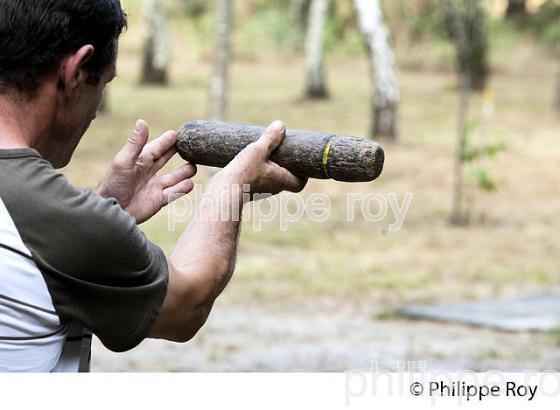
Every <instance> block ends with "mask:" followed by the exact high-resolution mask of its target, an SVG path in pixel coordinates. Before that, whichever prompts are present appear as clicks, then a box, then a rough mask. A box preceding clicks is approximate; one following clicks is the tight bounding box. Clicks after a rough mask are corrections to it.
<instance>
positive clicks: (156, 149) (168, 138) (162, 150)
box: [142, 130, 177, 162]
mask: <svg viewBox="0 0 560 410" xmlns="http://www.w3.org/2000/svg"><path fill="white" fill-rule="evenodd" d="M176 142H177V132H175V131H172V130H170V131H166V132H164V133H163V134H162V135H160V136H159V137H157V138H156V139H155V140H153V141H150V142H149V143H148V144H147V145H146V146H145V147H144V149H143V150H142V155H149V156H151V157H152V159H153V160H154V161H157V160H158V159H159V158H161V157H162V156H163V155H165V154H167V153H168V152H169V151H170V150H171V149H174V148H175V143H176ZM166 162H167V161H166Z"/></svg>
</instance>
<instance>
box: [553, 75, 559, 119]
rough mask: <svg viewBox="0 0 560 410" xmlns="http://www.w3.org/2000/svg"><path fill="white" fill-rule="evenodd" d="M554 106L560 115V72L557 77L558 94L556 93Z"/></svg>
mask: <svg viewBox="0 0 560 410" xmlns="http://www.w3.org/2000/svg"><path fill="white" fill-rule="evenodd" d="M554 106H555V107H556V111H557V112H559V113H560V70H558V74H557V75H556V92H555V93H554Z"/></svg>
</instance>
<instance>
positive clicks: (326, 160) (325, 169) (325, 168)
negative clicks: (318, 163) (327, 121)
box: [323, 138, 332, 178]
mask: <svg viewBox="0 0 560 410" xmlns="http://www.w3.org/2000/svg"><path fill="white" fill-rule="evenodd" d="M331 145H332V138H331V139H330V140H329V141H328V142H327V146H326V147H325V150H324V151H323V172H324V173H325V176H326V177H327V178H330V176H329V151H330V150H331Z"/></svg>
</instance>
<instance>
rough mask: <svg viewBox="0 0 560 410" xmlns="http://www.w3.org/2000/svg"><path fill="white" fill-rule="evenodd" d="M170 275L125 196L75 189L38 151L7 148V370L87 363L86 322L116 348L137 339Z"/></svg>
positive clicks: (2, 352) (2, 284) (0, 268)
mask: <svg viewBox="0 0 560 410" xmlns="http://www.w3.org/2000/svg"><path fill="white" fill-rule="evenodd" d="M167 282H168V268H167V260H166V257H165V255H164V253H163V251H162V250H161V249H160V248H159V247H158V246H156V245H155V244H153V243H152V242H150V241H149V240H148V239H147V238H146V236H145V235H144V234H143V233H142V231H141V230H140V229H139V228H138V227H137V225H136V223H135V221H134V219H133V218H132V217H131V216H130V215H129V214H128V213H126V212H125V211H123V210H122V209H121V207H120V206H119V205H118V203H117V201H116V200H114V199H105V198H102V197H100V196H99V195H98V194H96V193H95V192H93V191H91V190H84V189H79V188H76V187H74V186H73V185H72V184H70V183H69V181H68V180H67V179H66V178H65V177H64V176H63V175H62V174H60V173H58V172H57V171H55V170H54V168H53V167H52V165H51V164H50V163H49V162H48V161H46V160H45V159H43V158H42V157H41V156H40V155H39V153H38V152H37V151H35V150H33V149H12V150H0V371H2V370H3V371H10V370H14V371H25V370H32V371H57V370H77V368H78V362H80V360H81V362H80V363H79V367H80V369H82V370H84V369H87V368H88V364H87V363H84V361H85V360H87V361H88V362H89V347H88V346H89V345H90V344H91V334H89V333H88V332H87V331H85V332H84V331H83V330H82V329H87V330H89V331H91V332H92V333H93V334H95V335H96V336H97V337H99V339H100V340H101V341H102V342H103V344H104V345H105V346H107V347H108V348H109V349H111V350H113V351H125V350H128V349H131V348H133V347H135V346H136V345H138V344H139V343H140V342H141V341H142V340H143V339H144V338H146V337H147V336H148V334H149V332H150V330H151V328H152V327H153V325H154V323H155V320H156V318H157V316H158V313H159V309H160V307H161V304H162V302H163V299H164V297H165V294H166V291H167ZM88 339H89V340H88ZM72 343H74V346H72ZM85 345H87V346H85ZM84 346H85V347H84ZM78 355H79V356H80V358H79V359H78ZM86 356H87V357H86ZM72 363H73V364H72Z"/></svg>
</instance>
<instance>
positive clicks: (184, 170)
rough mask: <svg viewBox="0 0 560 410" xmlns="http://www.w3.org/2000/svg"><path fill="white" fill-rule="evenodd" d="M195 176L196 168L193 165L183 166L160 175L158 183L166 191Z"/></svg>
mask: <svg viewBox="0 0 560 410" xmlns="http://www.w3.org/2000/svg"><path fill="white" fill-rule="evenodd" d="M195 174H196V166H195V165H193V164H185V165H183V166H182V167H181V168H179V169H176V170H175V171H173V172H170V173H169V174H165V175H162V176H161V177H160V181H161V184H162V185H163V187H164V188H165V189H167V188H170V187H173V186H175V185H178V184H180V183H182V182H183V181H184V180H187V179H189V178H192V177H193V176H194V175H195Z"/></svg>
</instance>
